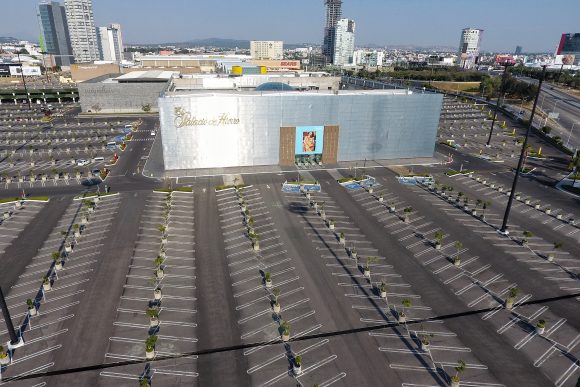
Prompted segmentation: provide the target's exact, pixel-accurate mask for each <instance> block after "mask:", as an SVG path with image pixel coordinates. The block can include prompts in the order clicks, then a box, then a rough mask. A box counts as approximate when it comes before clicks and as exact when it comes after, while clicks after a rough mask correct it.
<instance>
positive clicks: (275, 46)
mask: <svg viewBox="0 0 580 387" xmlns="http://www.w3.org/2000/svg"><path fill="white" fill-rule="evenodd" d="M250 55H251V56H252V59H257V60H262V59H274V60H281V59H283V58H284V43H283V42H282V41H280V40H252V41H251V42H250Z"/></svg>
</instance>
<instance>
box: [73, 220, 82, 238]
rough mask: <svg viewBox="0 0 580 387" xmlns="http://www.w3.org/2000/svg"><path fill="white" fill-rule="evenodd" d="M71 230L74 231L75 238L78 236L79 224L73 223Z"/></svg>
mask: <svg viewBox="0 0 580 387" xmlns="http://www.w3.org/2000/svg"><path fill="white" fill-rule="evenodd" d="M73 230H74V231H75V238H79V237H80V236H81V226H80V225H79V224H78V223H75V224H74V225H73Z"/></svg>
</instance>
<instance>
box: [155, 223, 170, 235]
mask: <svg viewBox="0 0 580 387" xmlns="http://www.w3.org/2000/svg"><path fill="white" fill-rule="evenodd" d="M167 228H168V227H167V226H166V225H164V224H162V225H160V226H159V227H158V228H157V229H158V230H159V231H161V233H162V234H165V233H166V232H167Z"/></svg>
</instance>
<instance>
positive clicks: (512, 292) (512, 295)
mask: <svg viewBox="0 0 580 387" xmlns="http://www.w3.org/2000/svg"><path fill="white" fill-rule="evenodd" d="M519 292H520V290H519V289H518V288H510V289H509V293H508V296H507V298H506V300H505V307H506V309H511V308H513V307H514V302H515V300H516V297H517V296H518V293H519Z"/></svg>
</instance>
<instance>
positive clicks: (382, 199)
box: [379, 193, 385, 203]
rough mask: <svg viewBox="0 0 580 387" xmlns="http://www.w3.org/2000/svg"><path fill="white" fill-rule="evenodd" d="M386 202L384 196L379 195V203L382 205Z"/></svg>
mask: <svg viewBox="0 0 580 387" xmlns="http://www.w3.org/2000/svg"><path fill="white" fill-rule="evenodd" d="M384 200H385V198H384V197H383V194H382V193H380V194H379V203H382V202H383V201H384Z"/></svg>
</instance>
